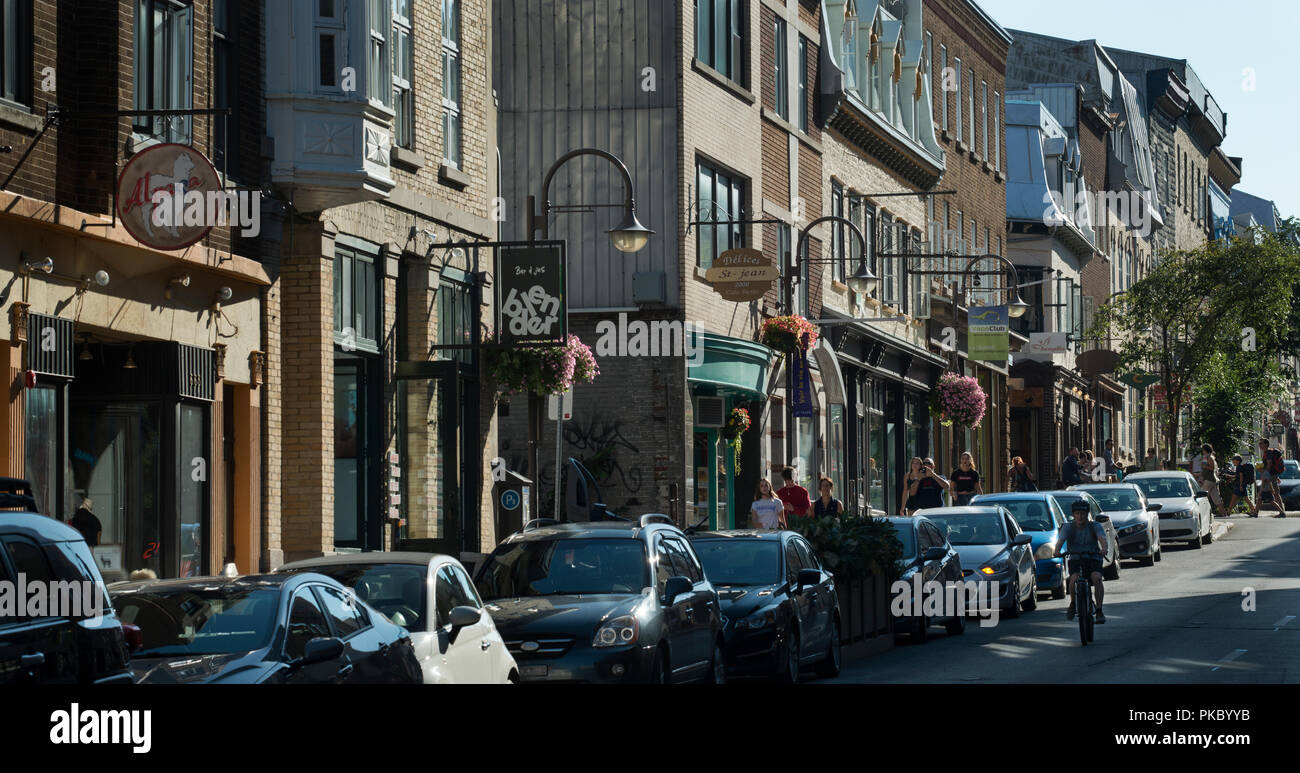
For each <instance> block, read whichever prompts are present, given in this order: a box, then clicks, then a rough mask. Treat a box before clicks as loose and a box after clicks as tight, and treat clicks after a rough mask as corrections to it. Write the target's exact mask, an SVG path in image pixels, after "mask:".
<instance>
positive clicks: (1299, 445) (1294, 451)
mask: <svg viewBox="0 0 1300 773" xmlns="http://www.w3.org/2000/svg"><path fill="white" fill-rule="evenodd" d="M1278 417H1279V418H1281V419H1282V426H1284V427H1286V450H1287V454H1288V455H1289V456H1290V457H1291V458H1292V459H1296V460H1300V432H1297V431H1296V426H1295V422H1293V421H1291V414H1290V413H1288V412H1286V411H1280V412H1279V413H1278Z"/></svg>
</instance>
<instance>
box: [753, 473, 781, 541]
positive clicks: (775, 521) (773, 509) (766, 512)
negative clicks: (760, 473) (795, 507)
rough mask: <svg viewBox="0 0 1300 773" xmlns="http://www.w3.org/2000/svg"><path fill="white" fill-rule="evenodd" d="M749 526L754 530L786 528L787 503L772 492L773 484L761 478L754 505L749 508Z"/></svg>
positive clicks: (756, 488) (755, 488) (755, 492)
mask: <svg viewBox="0 0 1300 773" xmlns="http://www.w3.org/2000/svg"><path fill="white" fill-rule="evenodd" d="M749 526H750V528H753V529H767V530H773V529H781V528H785V503H784V502H782V501H781V498H780V497H778V496H777V495H776V492H774V491H772V482H771V481H770V480H768V479H767V478H759V479H758V485H757V486H755V487H754V504H753V505H751V506H750V508H749Z"/></svg>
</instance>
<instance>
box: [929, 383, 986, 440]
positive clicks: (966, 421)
mask: <svg viewBox="0 0 1300 773" xmlns="http://www.w3.org/2000/svg"><path fill="white" fill-rule="evenodd" d="M987 401H988V396H987V395H986V394H984V390H983V389H981V388H980V385H979V381H978V380H976V379H975V378H973V377H970V376H959V375H957V374H956V373H945V374H943V376H941V377H940V378H939V383H938V384H936V385H935V387H934V392H933V394H932V395H931V401H930V406H931V408H933V410H934V413H935V415H936V416H937V417H938V418H939V422H940V423H941V424H943V425H944V426H945V427H950V426H953V425H954V424H955V425H957V426H959V427H976V426H978V425H979V423H980V422H981V421H982V420H983V419H984V406H985V404H986V403H987Z"/></svg>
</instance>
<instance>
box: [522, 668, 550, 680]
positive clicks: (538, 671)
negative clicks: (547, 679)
mask: <svg viewBox="0 0 1300 773" xmlns="http://www.w3.org/2000/svg"><path fill="white" fill-rule="evenodd" d="M547 669H548V666H524V676H526V677H527V676H532V677H537V676H546V671H547Z"/></svg>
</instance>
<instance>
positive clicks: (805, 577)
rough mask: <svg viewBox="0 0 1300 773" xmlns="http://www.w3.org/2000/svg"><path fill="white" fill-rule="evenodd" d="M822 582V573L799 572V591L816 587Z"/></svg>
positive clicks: (808, 570) (802, 570) (812, 570)
mask: <svg viewBox="0 0 1300 773" xmlns="http://www.w3.org/2000/svg"><path fill="white" fill-rule="evenodd" d="M821 581H822V573H821V572H820V571H818V570H816V569H800V570H799V590H803V589H804V588H808V587H811V586H813V585H817V584H819V583H821Z"/></svg>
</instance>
